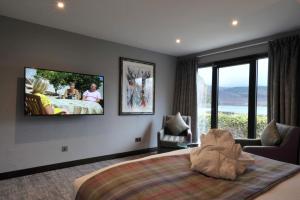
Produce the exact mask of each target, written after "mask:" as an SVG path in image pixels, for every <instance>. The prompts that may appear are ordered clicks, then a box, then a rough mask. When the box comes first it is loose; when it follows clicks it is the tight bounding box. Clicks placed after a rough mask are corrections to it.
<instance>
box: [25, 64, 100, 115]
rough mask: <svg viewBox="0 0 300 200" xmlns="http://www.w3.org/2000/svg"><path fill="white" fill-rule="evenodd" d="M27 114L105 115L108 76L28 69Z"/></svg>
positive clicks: (26, 74) (26, 78)
mask: <svg viewBox="0 0 300 200" xmlns="http://www.w3.org/2000/svg"><path fill="white" fill-rule="evenodd" d="M24 90H25V98H24V100H25V103H24V105H25V106H24V108H25V115H29V116H40V115H43V116H44V115H103V114H104V77H103V76H99V75H88V74H79V73H72V72H63V71H54V70H47V69H39V68H30V67H26V68H25V88H24Z"/></svg>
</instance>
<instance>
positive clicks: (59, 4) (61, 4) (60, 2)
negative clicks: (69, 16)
mask: <svg viewBox="0 0 300 200" xmlns="http://www.w3.org/2000/svg"><path fill="white" fill-rule="evenodd" d="M56 5H57V7H58V8H60V9H63V8H64V7H65V4H64V2H63V1H58V2H57V4H56Z"/></svg>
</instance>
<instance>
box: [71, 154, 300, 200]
mask: <svg viewBox="0 0 300 200" xmlns="http://www.w3.org/2000/svg"><path fill="white" fill-rule="evenodd" d="M253 156H254V158H255V164H254V165H252V166H250V167H249V168H248V169H247V171H246V173H245V174H243V175H241V176H239V177H238V178H237V180H235V181H229V180H223V179H215V178H212V177H207V176H205V175H202V174H200V173H198V172H195V171H192V170H191V169H190V165H191V163H190V158H189V154H184V155H174V156H165V157H159V158H152V159H148V160H142V161H136V162H132V163H127V164H123V165H120V166H116V167H113V168H110V169H107V170H105V171H103V172H101V173H99V174H97V175H95V176H93V177H91V178H90V179H88V180H87V181H86V182H84V183H83V185H82V186H81V187H80V188H79V190H78V192H77V195H76V200H100V199H105V200H116V199H118V200H127V199H128V200H135V199H143V200H144V199H145V200H162V199H163V200H183V199H184V200H192V199H203V200H206V199H209V200H211V199H214V200H215V199H222V200H224V199H230V200H241V199H254V198H255V197H257V196H259V195H260V194H262V193H264V192H266V191H267V190H269V189H270V188H272V187H273V186H275V185H276V184H278V183H280V182H282V181H284V180H286V179H288V178H289V177H291V176H292V175H294V174H296V173H297V172H299V169H300V167H299V166H296V165H292V164H288V163H283V162H279V161H275V160H271V159H267V158H263V157H260V156H255V155H253Z"/></svg>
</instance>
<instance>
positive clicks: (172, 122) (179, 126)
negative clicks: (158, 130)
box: [165, 112, 190, 135]
mask: <svg viewBox="0 0 300 200" xmlns="http://www.w3.org/2000/svg"><path fill="white" fill-rule="evenodd" d="M165 127H166V128H167V129H168V130H169V131H170V133H171V134H172V135H179V134H180V133H182V132H183V131H186V130H187V129H189V128H190V127H189V126H188V125H187V124H186V123H185V121H184V120H183V119H182V117H181V115H180V113H179V112H178V113H177V114H176V115H175V116H174V117H172V118H171V119H169V120H168V121H166V123H165Z"/></svg>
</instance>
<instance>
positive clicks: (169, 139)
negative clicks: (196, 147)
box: [158, 129, 190, 148]
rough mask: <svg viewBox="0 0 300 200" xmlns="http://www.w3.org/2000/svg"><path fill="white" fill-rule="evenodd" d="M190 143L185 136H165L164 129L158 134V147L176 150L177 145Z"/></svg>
mask: <svg viewBox="0 0 300 200" xmlns="http://www.w3.org/2000/svg"><path fill="white" fill-rule="evenodd" d="M185 142H190V141H189V138H188V137H187V136H176V135H170V134H165V131H164V129H161V130H160V131H159V132H158V146H163V147H169V148H177V147H178V144H180V143H185Z"/></svg>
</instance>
